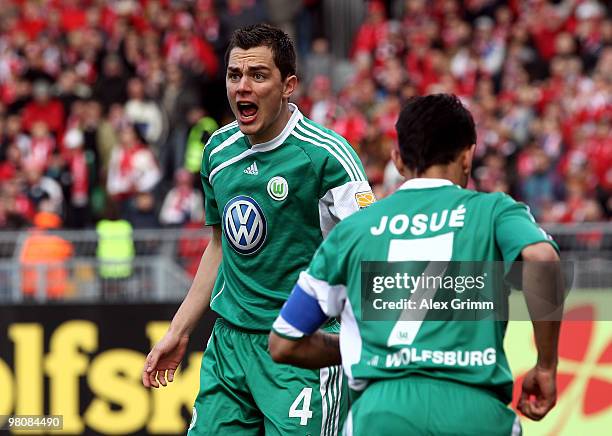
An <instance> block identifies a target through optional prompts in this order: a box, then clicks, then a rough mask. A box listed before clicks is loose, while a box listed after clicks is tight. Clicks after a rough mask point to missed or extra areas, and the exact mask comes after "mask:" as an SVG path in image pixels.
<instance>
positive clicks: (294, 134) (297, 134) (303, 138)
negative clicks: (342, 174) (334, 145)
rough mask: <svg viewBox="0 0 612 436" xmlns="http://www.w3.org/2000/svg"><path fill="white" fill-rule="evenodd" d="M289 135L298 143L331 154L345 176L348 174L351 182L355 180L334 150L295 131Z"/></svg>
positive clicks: (346, 164) (348, 167)
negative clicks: (315, 147)
mask: <svg viewBox="0 0 612 436" xmlns="http://www.w3.org/2000/svg"><path fill="white" fill-rule="evenodd" d="M291 135H292V136H295V137H296V138H297V139H299V140H300V141H304V142H309V143H311V144H312V145H316V146H317V147H321V148H324V149H325V150H327V151H328V152H329V154H331V155H332V156H333V157H334V158H335V159H336V160H337V161H338V162H339V163H340V165H342V168H344V171H346V174H348V176H349V178H350V179H351V180H353V181H354V180H355V175H354V174H353V172H352V171H351V168H350V166H349V165H348V163H347V162H346V160H344V159H341V158H340V156H338V153H336V152H335V151H334V150H332V149H331V148H330V147H329V146H328V145H326V144H323V143H322V142H320V141H315V140H313V139H312V138H311V137H305V136H303V135H300V134H299V133H298V132H296V131H295V130H294V131H293V132H291Z"/></svg>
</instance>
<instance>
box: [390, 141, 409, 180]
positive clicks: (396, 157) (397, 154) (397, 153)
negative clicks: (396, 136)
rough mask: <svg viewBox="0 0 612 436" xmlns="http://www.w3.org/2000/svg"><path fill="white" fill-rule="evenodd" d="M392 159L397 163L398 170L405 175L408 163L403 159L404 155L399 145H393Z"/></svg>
mask: <svg viewBox="0 0 612 436" xmlns="http://www.w3.org/2000/svg"><path fill="white" fill-rule="evenodd" d="M391 160H392V161H393V163H394V164H395V168H397V171H398V172H399V173H400V174H402V175H404V174H405V173H406V170H407V168H406V164H405V163H404V161H403V160H402V156H401V154H400V151H399V148H398V147H397V145H393V146H392V147H391Z"/></svg>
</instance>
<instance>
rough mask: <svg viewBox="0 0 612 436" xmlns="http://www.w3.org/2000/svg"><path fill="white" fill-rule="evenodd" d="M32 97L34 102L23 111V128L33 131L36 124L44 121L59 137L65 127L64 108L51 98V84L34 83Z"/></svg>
mask: <svg viewBox="0 0 612 436" xmlns="http://www.w3.org/2000/svg"><path fill="white" fill-rule="evenodd" d="M32 95H33V96H34V100H33V101H32V102H30V103H28V104H27V105H26V106H25V107H24V109H23V128H24V129H25V130H27V131H32V128H33V127H34V124H35V123H36V122H38V121H42V122H44V123H45V124H46V125H47V127H48V128H49V130H50V131H51V132H52V133H53V134H55V135H56V137H57V135H59V134H61V133H62V129H63V127H64V108H63V107H62V104H61V103H60V102H59V101H58V100H55V99H52V98H51V89H50V87H49V84H48V83H47V82H44V81H38V82H36V83H34V86H33V88H32Z"/></svg>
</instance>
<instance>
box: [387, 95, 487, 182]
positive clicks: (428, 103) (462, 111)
mask: <svg viewBox="0 0 612 436" xmlns="http://www.w3.org/2000/svg"><path fill="white" fill-rule="evenodd" d="M395 128H396V130H397V135H398V141H399V151H400V156H401V158H402V161H403V162H404V164H405V165H406V166H407V167H408V168H409V169H410V170H413V171H416V172H417V174H420V173H422V172H423V171H425V170H426V169H427V168H429V167H431V166H433V165H444V164H448V163H450V162H452V161H453V160H455V159H456V158H457V156H458V155H459V153H460V152H461V151H463V150H464V149H466V148H468V147H470V146H471V145H472V144H475V143H476V127H475V126H474V119H473V118H472V115H471V114H470V112H469V111H468V110H467V109H466V108H465V107H464V106H463V104H461V101H460V100H459V99H458V98H457V96H455V95H452V94H432V95H428V96H425V97H412V98H410V99H409V100H408V102H407V103H406V105H405V106H404V108H403V109H402V111H401V112H400V116H399V119H398V121H397V123H396V124H395Z"/></svg>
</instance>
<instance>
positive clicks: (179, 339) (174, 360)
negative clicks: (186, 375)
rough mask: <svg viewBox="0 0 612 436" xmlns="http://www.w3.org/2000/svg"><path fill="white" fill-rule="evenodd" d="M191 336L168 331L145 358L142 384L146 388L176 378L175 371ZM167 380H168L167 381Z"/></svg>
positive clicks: (157, 385)
mask: <svg viewBox="0 0 612 436" xmlns="http://www.w3.org/2000/svg"><path fill="white" fill-rule="evenodd" d="M188 342H189V336H177V335H173V334H171V333H170V332H168V333H166V334H165V335H164V337H163V338H162V339H161V341H159V342H158V343H157V344H155V346H154V347H153V349H152V350H151V352H150V353H149V355H148V356H147V359H146V360H145V364H144V369H143V370H142V384H143V385H144V386H145V387H146V388H150V387H151V386H153V387H154V388H158V387H159V385H160V384H161V385H162V386H167V385H168V382H171V381H173V380H174V372H175V371H176V368H178V366H179V364H180V363H181V361H182V360H183V357H184V356H185V351H186V350H187V343H188ZM166 371H167V372H168V374H167V379H166ZM166 380H167V381H166Z"/></svg>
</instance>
